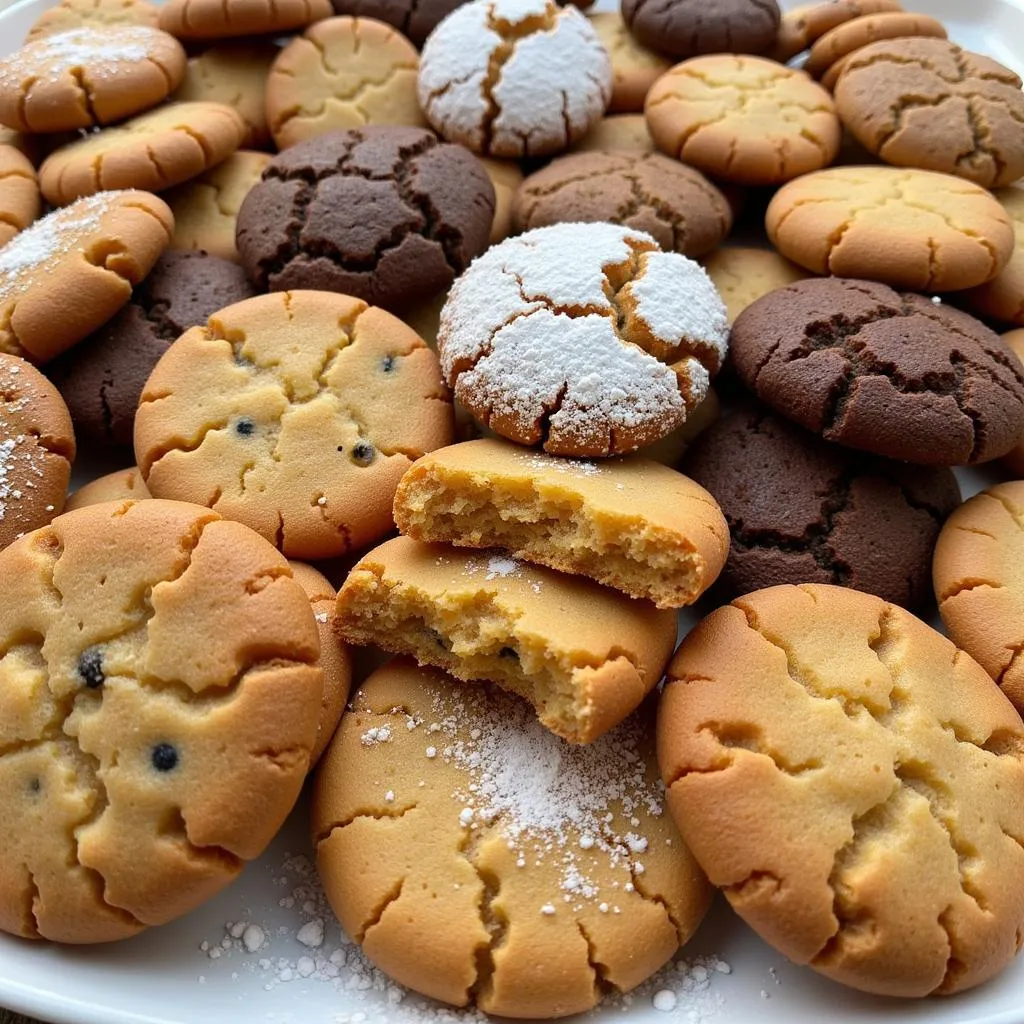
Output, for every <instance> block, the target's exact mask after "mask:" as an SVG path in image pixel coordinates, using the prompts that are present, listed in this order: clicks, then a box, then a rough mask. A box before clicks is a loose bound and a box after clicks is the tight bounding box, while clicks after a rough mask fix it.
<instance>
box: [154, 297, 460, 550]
mask: <svg viewBox="0 0 1024 1024" xmlns="http://www.w3.org/2000/svg"><path fill="white" fill-rule="evenodd" d="M452 429H453V428H452V407H451V400H450V399H449V397H448V394H447V392H446V391H445V388H444V384H443V382H442V380H441V374H440V371H439V369H438V365H437V357H436V356H435V355H434V353H433V352H432V351H431V350H430V349H428V348H427V346H426V345H425V344H424V342H423V341H422V340H421V339H420V338H419V337H418V336H417V335H416V334H415V333H414V332H413V331H412V330H411V329H410V328H409V327H406V325H405V324H403V323H402V322H401V321H400V320H398V319H396V318H395V317H393V316H391V315H390V314H388V313H385V312H384V311H383V310H381V309H377V308H375V307H368V306H367V305H366V303H364V302H360V301H359V300H358V299H353V298H351V297H350V296H346V295H335V294H333V293H330V292H301V291H300V292H278V293H275V294H272V295H261V296H257V297H256V298H253V299H248V300H246V301H245V302H240V303H237V304H236V305H234V306H229V307H228V308H227V309H223V310H221V311H220V312H219V313H217V314H216V315H215V316H212V317H211V318H210V320H209V322H208V324H207V326H205V327H196V328H193V329H192V330H190V331H187V332H186V333H185V334H184V335H182V337H181V338H179V339H178V341H176V342H175V343H174V344H173V345H171V347H170V348H169V349H168V350H167V352H166V353H165V354H164V356H163V357H162V358H161V360H160V362H159V363H158V364H157V365H156V368H155V369H154V370H153V374H152V376H151V377H150V378H149V381H148V382H147V384H146V387H145V390H144V391H143V394H142V400H141V404H140V406H139V411H138V413H137V414H136V417H135V456H136V460H137V462H138V466H139V469H140V470H141V471H142V475H143V477H144V478H145V480H146V485H147V486H148V487H149V489H150V491H152V493H153V494H154V495H156V496H157V497H164V498H177V499H179V500H182V501H194V502H197V503H198V504H200V505H208V506H210V507H211V508H213V509H215V510H216V511H217V512H220V513H221V514H222V515H224V516H227V517H228V518H230V519H237V520H239V521H240V522H243V523H245V524H247V525H248V526H250V527H252V528H253V529H254V530H256V531H257V532H258V533H261V534H262V535H263V536H264V537H266V538H268V539H269V540H270V541H271V542H273V543H274V544H276V546H277V547H279V548H280V549H281V550H282V551H283V552H284V553H285V554H286V555H288V556H289V557H291V558H302V559H320V558H331V557H334V556H335V555H340V554H343V553H345V552H347V551H351V550H358V549H359V548H361V547H365V546H366V545H367V544H371V543H373V541H375V540H377V539H379V538H380V537H382V536H383V535H384V534H386V533H387V532H388V531H389V530H390V529H391V528H392V521H391V504H392V501H393V500H394V496H395V488H396V487H397V486H398V481H399V480H400V479H401V477H402V474H403V473H404V472H405V471H406V469H408V468H409V466H410V465H411V464H412V463H413V462H414V461H415V460H416V459H417V458H419V457H420V456H421V455H423V454H425V453H426V452H428V451H431V450H432V449H434V448H439V447H443V446H444V445H446V444H450V443H451V441H452Z"/></svg>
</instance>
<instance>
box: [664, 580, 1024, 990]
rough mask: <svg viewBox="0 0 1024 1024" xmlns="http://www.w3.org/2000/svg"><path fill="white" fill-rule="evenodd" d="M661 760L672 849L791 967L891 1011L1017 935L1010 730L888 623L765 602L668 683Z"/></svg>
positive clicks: (722, 630) (826, 595) (1023, 755)
mask: <svg viewBox="0 0 1024 1024" xmlns="http://www.w3.org/2000/svg"><path fill="white" fill-rule="evenodd" d="M658 760H659V763H660V765H661V772H662V775H663V777H664V779H665V784H666V785H667V786H668V806H669V810H670V811H671V812H672V815H673V817H674V818H675V820H676V824H677V825H679V829H680V832H682V835H683V838H684V839H685V840H686V842H687V843H688V844H689V846H690V848H691V850H692V851H693V853H694V855H695V856H696V858H697V861H698V862H699V863H700V865H701V867H703V868H704V870H705V871H706V872H707V873H708V876H709V877H710V879H711V881H712V882H713V883H714V884H716V885H718V886H720V887H722V889H723V890H724V892H725V895H726V898H727V899H728V900H729V902H730V904H731V905H732V907H733V909H735V910H736V911H737V913H739V915H740V916H741V917H742V918H743V919H744V920H745V921H746V922H747V923H748V924H750V925H751V926H752V927H753V928H754V929H755V931H757V932H758V934H759V935H761V937H762V938H764V939H765V940H766V941H768V942H770V943H771V944H772V945H773V946H775V947H776V948H777V949H778V950H779V951H780V952H782V953H783V954H784V955H785V956H786V957H787V958H788V959H789V960H791V961H793V962H794V963H797V964H807V965H809V966H811V967H812V968H814V969H815V970H817V971H819V972H821V973H822V974H824V975H826V976H827V977H829V978H832V979H833V980H835V981H839V982H842V983H843V984H846V985H850V986H852V987H854V988H858V989H862V990H864V991H866V992H875V993H878V994H881V995H889V996H925V995H930V994H932V993H942V994H948V993H952V992H959V991H963V990H964V989H968V988H972V987H973V986H975V985H979V984H981V983H982V982H984V981H986V980H988V979H989V978H992V977H994V976H995V975H996V974H998V973H999V972H1000V971H1001V970H1002V969H1003V968H1004V967H1006V966H1007V964H1008V963H1009V962H1010V961H1011V960H1012V959H1013V957H1014V955H1015V954H1016V952H1017V951H1018V947H1019V945H1020V937H1021V934H1022V933H1024V724H1022V723H1021V719H1020V716H1019V715H1018V714H1017V712H1016V711H1014V709H1013V707H1012V706H1011V704H1010V703H1009V701H1007V700H1006V698H1005V697H1004V696H1003V695H1002V694H1001V693H1000V692H999V689H998V688H997V687H996V686H994V685H993V684H992V681H991V680H990V679H989V678H988V677H987V676H986V675H985V673H984V672H983V671H982V669H981V668H980V667H979V666H978V664H977V663H976V662H974V661H973V660H972V659H971V658H970V657H969V656H968V655H967V654H965V653H964V652H963V651H960V650H957V649H956V648H955V647H954V646H953V644H952V643H950V642H949V640H947V639H946V638H945V637H943V636H942V635H941V634H939V633H937V632H936V631H935V630H933V629H931V628H930V627H929V626H927V625H925V624H924V623H923V622H921V621H920V620H919V619H916V618H914V616H912V615H911V614H910V613H909V612H906V611H904V610H903V609H902V608H899V607H897V606H896V605H891V604H886V603H885V602H884V601H882V600H880V599H879V598H876V597H872V596H869V595H867V594H861V593H858V592H856V591H853V590H846V589H844V588H841V587H830V586H824V585H814V584H806V585H803V586H800V587H792V586H786V587H772V588H770V589H768V590H761V591H758V592H757V593H755V594H751V595H749V596H748V597H744V598H740V599H738V600H736V601H734V602H733V603H732V604H731V605H727V606H726V607H724V608H720V609H719V610H718V611H716V612H714V613H713V614H712V615H710V616H708V618H706V619H705V620H704V621H703V622H702V623H701V624H700V625H698V626H697V628H696V629H694V630H693V632H691V633H690V634H689V636H688V637H687V638H686V639H685V640H684V641H683V643H682V645H681V646H680V648H679V652H678V653H677V654H676V657H675V659H674V660H673V662H672V665H671V666H670V668H669V683H668V684H667V686H666V688H665V692H664V695H663V697H662V703H661V706H660V708H659V714H658Z"/></svg>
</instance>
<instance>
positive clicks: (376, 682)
mask: <svg viewBox="0 0 1024 1024" xmlns="http://www.w3.org/2000/svg"><path fill="white" fill-rule="evenodd" d="M652 725H653V723H652V722H651V717H650V709H649V708H647V709H645V710H643V711H641V712H638V713H637V714H636V715H634V716H633V717H632V718H630V719H628V720H627V721H626V722H625V723H623V724H622V725H620V726H619V727H618V728H616V729H615V730H614V731H613V732H611V733H608V734H607V735H606V736H604V737H603V738H602V739H599V740H597V741H596V742H595V743H593V744H591V745H589V746H586V747H573V746H570V745H569V744H567V743H564V742H562V741H561V740H559V739H558V738H557V737H555V736H552V735H551V734H550V733H548V732H547V731H546V730H544V729H543V728H541V727H540V726H539V725H538V724H537V723H536V721H535V720H534V718H533V715H532V713H531V712H530V710H529V708H528V707H527V706H526V705H525V704H524V703H523V702H522V701H519V700H517V699H516V698H514V697H511V696H508V695H507V694H503V693H501V692H500V691H498V690H496V689H493V688H491V687H488V686H486V685H481V684H475V685H473V686H472V687H466V686H464V685H460V684H458V683H456V682H454V680H452V679H450V678H449V677H447V676H445V675H444V674H443V673H441V672H437V671H434V670H431V669H419V668H416V667H415V666H414V665H412V664H411V663H410V662H406V661H394V662H391V663H389V664H388V665H386V666H384V667H383V668H381V669H379V670H378V671H377V672H375V673H374V674H373V675H372V676H371V677H370V678H369V679H368V680H367V681H366V682H365V683H364V684H363V686H362V687H361V688H360V689H359V690H358V691H357V692H356V694H355V696H354V698H353V704H352V710H350V711H349V713H348V714H346V716H345V718H344V719H343V720H342V725H341V729H340V730H339V732H338V734H337V736H336V737H335V740H334V742H333V743H332V745H331V747H330V748H329V750H328V752H327V754H326V755H325V758H324V762H323V767H322V769H321V772H320V774H319V776H318V780H317V785H316V789H315V791H314V797H313V809H312V829H313V834H314V839H315V842H316V846H317V862H318V866H319V869H320V873H321V877H322V878H323V881H324V887H325V889H326V892H327V895H328V897H329V899H330V901H331V904H332V906H333V907H334V909H335V911H336V912H337V914H338V917H339V918H340V920H341V923H342V926H343V927H344V929H345V931H346V932H347V933H348V934H349V935H351V936H352V937H353V938H354V939H355V940H356V941H357V942H359V943H360V944H361V945H362V947H363V949H364V951H365V952H366V954H367V955H368V956H369V957H370V958H371V959H372V960H374V962H375V963H377V964H378V965H379V966H380V967H382V968H383V969H384V970H386V971H387V972H388V973H389V974H390V975H392V976H393V977H394V978H395V979H396V980H397V981H399V982H400V983H402V984H405V985H408V986H410V987H411V988H413V989H416V990H417V991H419V992H422V993H424V994H426V995H429V996H432V997H434V998H437V999H441V1000H443V1001H445V1002H448V1003H452V1004H455V1005H457V1006H464V1005H467V1004H469V1003H472V1004H475V1005H476V1006H478V1007H480V1008H481V1009H483V1010H485V1011H487V1012H488V1013H496V1014H500V1015H502V1016H510V1017H517V1018H518V1017H555V1016H564V1015H566V1014H571V1013H577V1012H581V1011H584V1010H588V1009H590V1008H591V1007H593V1006H594V1005H595V1004H596V1003H597V1002H598V1000H599V999H600V998H601V996H602V995H604V994H605V993H612V992H623V991H628V990H629V989H631V988H634V987H635V986H636V985H638V984H640V983H641V982H642V981H643V980H644V979H645V978H647V977H648V976H649V975H650V974H651V973H653V972H654V971H655V970H656V969H657V968H658V967H660V966H661V964H663V963H664V962H665V961H666V960H668V959H669V957H671V956H672V955H673V954H674V953H675V951H676V949H677V948H678V946H679V945H680V943H682V942H685V941H686V940H687V939H688V938H689V936H690V935H691V934H692V933H693V931H694V930H695V929H696V927H697V925H698V924H699V923H700V920H701V918H702V917H703V915H704V911H705V910H706V908H707V905H708V902H709V895H710V894H709V891H708V887H707V883H706V880H705V879H704V878H703V876H702V875H701V873H700V871H699V870H698V869H697V868H696V866H695V864H694V862H693V859H692V857H691V855H690V853H689V851H688V850H687V849H686V847H685V845H684V844H683V843H682V841H681V840H680V838H679V835H678V833H677V832H676V830H675V828H674V826H673V825H672V822H671V821H670V819H669V816H668V815H667V814H665V813H664V811H663V808H662V800H663V790H662V787H661V784H660V780H659V779H658V776H657V766H656V764H655V761H654V751H653V743H652V742H651V739H650V736H651V731H652ZM439 936H443V937H444V941H443V942H439V941H438V937H439Z"/></svg>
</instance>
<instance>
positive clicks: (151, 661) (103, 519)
mask: <svg viewBox="0 0 1024 1024" xmlns="http://www.w3.org/2000/svg"><path fill="white" fill-rule="evenodd" d="M0 575H2V577H3V580H4V586H3V589H2V592H0V652H2V654H0V700H2V702H3V706H4V709H5V713H4V715H3V720H2V723H0V748H2V749H3V751H4V753H3V756H2V757H0V802H2V803H0V805H2V806H3V808H4V816H5V820H6V821H7V826H8V827H6V828H4V829H3V833H2V835H0V928H2V929H3V930H4V931H8V932H12V933H14V934H15V935H21V936H23V937H25V938H35V939H39V938H43V939H50V940H53V941H57V942H72V943H86V942H106V941H110V940H113V939H120V938H125V937H127V936H130V935H134V934H136V933H137V932H139V931H141V930H142V929H143V928H146V927H149V926H151V925H158V924H163V923H165V922H167V921H170V920H172V919H173V918H176V917H179V916H180V915H181V914H184V913H186V912H187V911H189V910H191V909H193V908H194V907H196V906H198V905H199V904H200V903H202V902H203V901H204V900H206V899H208V898H209V897H210V896H212V895H214V894H215V893H216V892H218V891H219V890H220V889H222V888H223V887H224V886H225V885H227V884H228V883H230V882H231V881H233V880H234V879H235V878H236V877H237V876H238V874H239V873H240V872H241V870H242V867H243V865H244V863H245V861H248V860H251V859H253V858H255V857H258V856H259V855H260V854H261V853H262V852H263V850H264V848H265V847H266V845H267V843H269V842H270V840H271V839H272V838H273V836H274V835H275V833H276V832H277V830H278V829H279V828H280V826H281V824H282V823H283V822H284V820H285V817H286V816H287V814H288V812H289V811H290V810H291V808H292V806H293V805H294V803H295V800H296V799H297V797H298V795H299V792H300V789H301V787H302V782H303V779H304V778H305V776H306V771H307V768H308V765H309V759H310V752H311V751H312V749H313V744H314V742H315V740H316V730H317V720H318V715H319V711H320V698H321V694H322V690H323V676H322V673H321V671H320V669H319V668H318V667H317V666H316V659H317V656H318V651H319V644H318V641H317V631H316V622H315V620H314V618H313V615H312V613H311V612H310V607H309V601H308V599H307V597H306V595H305V594H304V593H303V591H302V588H301V587H299V585H298V584H297V583H295V582H294V581H293V580H292V579H291V571H290V570H289V568H288V564H287V562H286V561H285V560H284V558H283V557H282V556H281V555H280V554H279V553H278V552H276V551H274V549H273V548H272V547H271V546H270V545H269V544H267V543H266V541H264V540H262V539H261V538H260V537H258V536H256V534H254V533H253V532H252V531H251V530H248V529H247V528H246V527H244V526H242V525H241V524H239V523H230V522H225V521H223V520H221V519H220V517H219V516H218V515H216V514H215V513H213V512H210V511H209V510H207V509H203V508H198V507H196V506H195V505H186V504H183V503H179V502H165V501H152V500H151V501H140V502H138V503H133V502H115V503H109V504H103V505H94V506H92V507H90V508H84V509H79V510H78V511H76V512H69V513H67V514H66V515H64V516H61V517H59V518H58V519H56V520H54V522H53V523H52V524H51V525H50V526H45V527H42V528H41V529H39V530H36V531H34V532H33V533H30V534H28V535H27V536H26V537H24V538H22V539H21V540H20V541H17V542H15V543H14V544H12V545H11V546H10V547H9V548H7V549H6V550H4V551H3V552H0Z"/></svg>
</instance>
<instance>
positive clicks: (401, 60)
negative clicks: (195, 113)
mask: <svg viewBox="0 0 1024 1024" xmlns="http://www.w3.org/2000/svg"><path fill="white" fill-rule="evenodd" d="M418 68H419V54H418V53H417V52H416V47H415V46H413V45H412V43H410V42H409V40H408V39H406V38H405V36H403V35H402V34H401V33H400V32H397V31H395V29H393V28H392V27H391V26H390V25H386V24H384V22H381V21H374V20H373V19H372V18H328V19H327V20H326V21H319V22H317V23H316V24H315V25H313V26H312V27H310V28H308V29H306V32H305V34H304V35H301V36H299V37H298V38H296V39H293V40H292V41H291V42H290V43H289V44H288V45H287V46H286V47H285V48H284V49H283V50H282V51H281V53H280V55H279V56H278V58H277V60H275V61H274V66H273V67H272V68H271V69H270V76H269V78H268V79H267V119H268V121H269V122H270V130H271V132H272V133H273V136H274V142H275V143H276V144H277V148H278V149H287V148H288V147H289V146H294V145H295V144H296V143H298V142H304V141H305V140H306V139H313V138H316V137H317V136H318V135H323V134H325V133H326V132H330V131H337V130H339V129H345V128H361V127H363V126H364V125H368V124H403V125H412V126H414V127H419V126H421V125H423V124H424V123H425V122H424V120H423V114H422V113H421V111H420V105H419V100H418V99H417V98H416V73H417V70H418Z"/></svg>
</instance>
